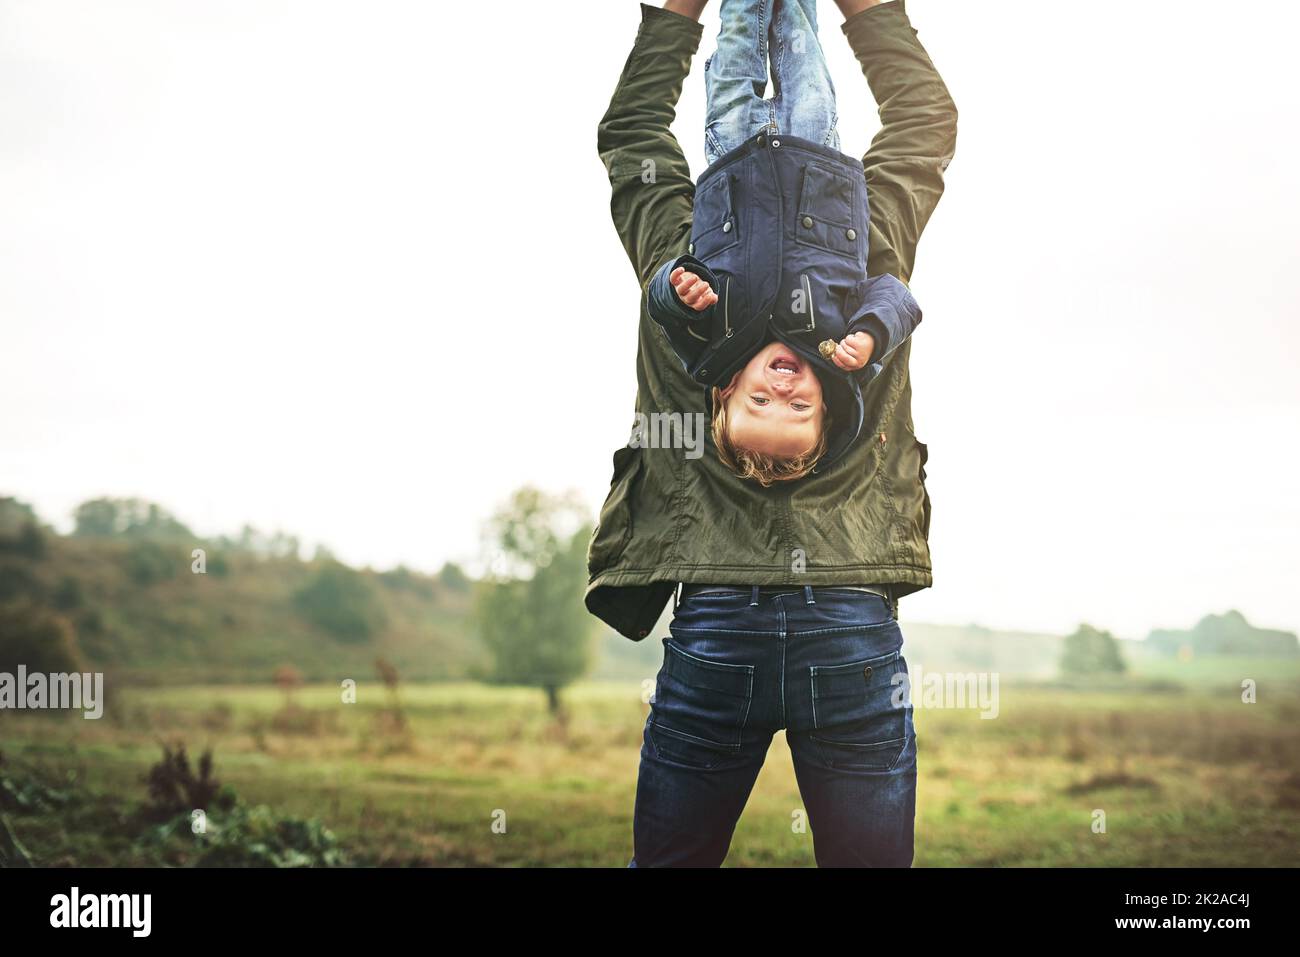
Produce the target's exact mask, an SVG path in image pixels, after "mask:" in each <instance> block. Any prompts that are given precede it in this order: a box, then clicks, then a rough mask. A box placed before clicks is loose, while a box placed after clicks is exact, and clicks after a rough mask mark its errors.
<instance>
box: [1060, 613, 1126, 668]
mask: <svg viewBox="0 0 1300 957" xmlns="http://www.w3.org/2000/svg"><path fill="white" fill-rule="evenodd" d="M1124 669H1125V666H1124V659H1123V658H1122V657H1121V656H1120V653H1119V644H1118V643H1117V642H1116V641H1115V636H1114V635H1112V634H1111V633H1110V632H1109V631H1099V630H1098V629H1096V628H1093V627H1092V626H1091V625H1080V626H1079V627H1078V629H1077V630H1076V631H1075V633H1074V634H1072V635H1070V636H1069V637H1068V638H1066V639H1065V650H1064V652H1063V654H1062V655H1061V673H1062V674H1067V675H1096V674H1121V673H1123V671H1124Z"/></svg>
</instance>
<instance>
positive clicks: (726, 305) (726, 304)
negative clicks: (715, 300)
mask: <svg viewBox="0 0 1300 957" xmlns="http://www.w3.org/2000/svg"><path fill="white" fill-rule="evenodd" d="M722 326H723V328H724V329H726V331H727V335H726V338H728V339H730V338H731V277H730V276H728V277H727V282H726V284H725V285H724V286H723V287H722Z"/></svg>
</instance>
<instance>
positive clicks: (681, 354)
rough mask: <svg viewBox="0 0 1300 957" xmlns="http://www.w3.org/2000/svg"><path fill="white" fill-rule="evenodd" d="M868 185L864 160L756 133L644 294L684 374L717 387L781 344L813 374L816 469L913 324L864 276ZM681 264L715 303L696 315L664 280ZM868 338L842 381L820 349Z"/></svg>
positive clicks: (706, 192) (881, 281)
mask: <svg viewBox="0 0 1300 957" xmlns="http://www.w3.org/2000/svg"><path fill="white" fill-rule="evenodd" d="M869 216H870V212H869V210H868V208H867V183H866V179H865V176H864V175H863V169H862V163H861V161H860V160H857V159H854V158H853V157H851V156H848V155H846V154H844V153H841V152H839V151H838V150H834V149H831V148H829V147H826V146H821V145H819V144H817V143H814V142H812V141H810V140H805V139H800V138H798V137H793V136H784V135H781V134H771V133H762V134H759V135H757V136H754V137H751V138H750V139H749V140H748V141H747V142H746V143H745V144H744V145H742V146H739V147H737V148H736V149H734V150H732V151H731V152H729V153H727V154H726V155H725V156H722V157H720V158H719V159H718V160H717V161H716V162H715V163H714V164H713V165H712V166H710V167H709V168H708V169H707V170H705V171H704V173H703V175H701V176H700V178H699V181H698V183H697V184H696V187H695V212H694V219H693V222H692V226H691V243H690V246H689V247H688V252H687V255H684V256H678V257H677V258H675V259H672V260H670V261H669V262H666V263H664V264H663V265H662V266H661V267H660V268H659V270H658V271H657V272H656V273H655V275H654V276H653V277H652V278H651V280H650V282H649V283H648V284H647V287H646V295H647V303H646V308H647V311H648V312H649V314H650V317H651V318H652V319H654V320H655V322H657V323H659V324H660V325H661V326H662V327H663V328H664V331H665V332H666V333H667V335H668V339H669V341H670V342H671V343H672V346H673V349H674V351H675V352H676V353H677V356H678V358H680V359H681V361H682V365H683V366H685V368H686V371H687V373H688V374H689V375H690V376H691V377H692V378H693V379H694V380H695V381H696V382H698V383H700V384H701V385H702V386H704V390H705V395H706V407H707V408H708V409H709V410H710V413H711V412H712V404H711V402H712V398H711V397H712V386H715V385H716V386H718V387H719V388H725V387H726V385H727V383H728V382H730V380H731V377H732V375H733V374H734V373H736V372H737V371H739V370H740V369H741V368H743V367H744V365H745V363H746V362H748V361H749V359H750V358H751V357H752V356H753V355H754V353H755V352H757V351H758V350H759V349H760V348H762V347H763V346H764V345H766V344H767V343H768V342H771V341H773V340H774V339H780V340H781V341H782V342H784V343H785V344H786V345H788V346H790V347H791V348H792V349H794V350H796V351H797V352H798V353H799V355H801V356H803V357H804V358H805V359H806V360H807V361H808V362H810V363H811V364H812V367H813V368H814V369H815V370H816V371H817V375H818V378H819V379H821V382H822V391H823V395H824V396H825V399H826V403H827V405H828V407H829V408H830V411H831V414H832V416H833V423H832V426H831V434H830V435H829V436H827V449H826V454H825V455H824V456H823V458H822V460H821V461H820V462H819V463H818V467H817V471H820V470H821V469H822V468H823V467H824V466H825V465H829V464H830V463H831V462H832V461H834V460H835V459H836V458H837V457H839V456H840V455H841V454H842V453H843V452H844V451H845V450H846V449H847V448H848V447H849V446H850V445H851V444H852V442H853V440H854V439H856V438H857V435H858V432H859V431H860V430H861V428H862V416H863V402H862V387H863V386H865V385H866V384H867V383H868V382H870V381H871V380H872V379H874V378H875V377H876V375H877V374H878V373H879V372H880V371H881V368H882V362H883V360H884V358H885V357H886V356H887V355H888V354H889V353H890V352H891V351H892V350H893V349H894V348H895V347H896V346H898V345H899V344H900V343H902V342H903V341H904V340H906V339H907V337H908V336H909V335H911V334H912V331H913V330H914V329H915V328H916V326H917V324H918V323H919V322H920V321H921V309H920V307H919V306H918V305H917V303H916V300H915V299H913V298H912V294H911V293H910V292H909V291H908V289H907V287H906V286H905V285H904V284H903V283H902V282H901V281H899V280H898V279H897V278H895V277H894V276H890V275H881V276H870V277H869V276H867V226H868V222H869ZM678 266H684V267H685V268H686V269H687V270H688V271H690V272H694V273H696V274H697V275H699V276H700V277H701V278H703V279H705V280H706V281H707V282H708V283H709V285H711V286H712V287H713V290H714V292H716V293H717V295H718V301H717V302H716V303H714V304H713V305H711V306H709V307H708V308H707V309H705V310H703V311H701V312H696V311H695V310H693V309H691V308H690V307H689V306H687V305H685V304H684V303H683V302H682V301H681V300H680V299H678V297H677V293H676V291H675V290H674V289H673V287H672V283H670V282H669V280H668V277H669V275H670V274H671V273H672V271H673V270H674V269H676V268H677V267H678ZM859 329H860V330H863V331H865V332H869V333H871V335H872V336H873V338H874V339H875V343H876V345H875V351H874V353H873V354H872V356H871V361H870V362H869V363H868V364H867V365H865V366H863V367H862V368H861V369H858V370H856V371H854V372H846V371H844V370H843V369H841V368H840V367H839V366H837V365H835V364H834V363H833V362H831V361H830V360H829V359H827V358H825V357H824V356H822V354H821V352H820V351H819V349H818V346H819V344H820V343H822V342H824V341H826V340H831V341H832V342H836V343H837V342H839V341H840V340H841V339H843V338H844V337H845V336H846V335H848V334H850V333H852V332H855V331H857V330H859Z"/></svg>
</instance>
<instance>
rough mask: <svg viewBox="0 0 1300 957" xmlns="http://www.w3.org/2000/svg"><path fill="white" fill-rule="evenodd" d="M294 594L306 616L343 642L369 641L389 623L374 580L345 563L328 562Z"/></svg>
mask: <svg viewBox="0 0 1300 957" xmlns="http://www.w3.org/2000/svg"><path fill="white" fill-rule="evenodd" d="M293 597H294V605H295V606H296V607H297V609H298V611H299V612H300V613H301V614H302V616H303V617H304V618H306V619H307V620H308V621H310V622H311V623H312V624H314V625H315V626H316V627H318V628H321V629H323V630H324V631H327V632H329V633H330V634H331V635H333V636H334V637H335V638H338V639H339V640H340V641H348V642H362V641H366V640H367V639H368V638H370V636H371V635H373V634H375V633H376V632H378V631H381V630H382V629H383V628H384V626H385V625H386V624H387V618H386V616H385V614H384V607H383V605H381V604H380V603H379V599H378V598H377V597H376V596H375V593H374V589H373V588H372V587H371V585H370V582H369V581H367V580H366V577H365V576H364V575H362V574H361V573H360V572H358V571H356V570H354V569H351V568H349V567H348V566H347V565H344V564H342V563H341V562H336V561H333V560H330V561H326V562H324V563H323V564H322V565H321V566H320V568H319V569H318V570H317V571H316V574H315V575H313V576H312V579H311V581H309V582H308V583H307V584H306V585H304V586H303V587H302V588H300V589H299V590H298V591H297V592H296V593H295V594H294V596H293Z"/></svg>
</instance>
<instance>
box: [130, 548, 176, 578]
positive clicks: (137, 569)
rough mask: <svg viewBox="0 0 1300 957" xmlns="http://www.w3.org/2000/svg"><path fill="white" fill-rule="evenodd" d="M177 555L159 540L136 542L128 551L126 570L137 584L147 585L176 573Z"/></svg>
mask: <svg viewBox="0 0 1300 957" xmlns="http://www.w3.org/2000/svg"><path fill="white" fill-rule="evenodd" d="M176 566H177V560H176V558H175V556H174V555H173V554H172V553H171V552H169V551H168V550H167V549H166V548H163V546H161V545H159V544H158V543H157V542H136V543H135V544H133V545H132V546H131V548H130V550H129V551H128V552H127V553H126V571H127V574H128V575H130V576H131V580H132V581H133V582H135V583H136V584H137V585H141V586H147V585H152V584H154V583H155V582H160V581H166V580H167V579H169V578H173V577H174V576H175V575H176Z"/></svg>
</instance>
